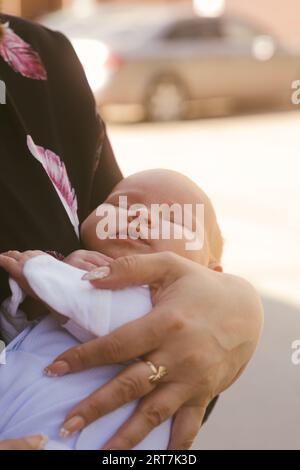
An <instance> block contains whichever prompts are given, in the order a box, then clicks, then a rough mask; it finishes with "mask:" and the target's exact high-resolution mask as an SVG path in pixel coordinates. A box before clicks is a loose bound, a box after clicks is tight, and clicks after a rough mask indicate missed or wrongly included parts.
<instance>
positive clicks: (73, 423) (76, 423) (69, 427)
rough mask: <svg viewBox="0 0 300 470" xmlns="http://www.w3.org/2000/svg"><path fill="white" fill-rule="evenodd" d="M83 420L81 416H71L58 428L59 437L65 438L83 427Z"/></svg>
mask: <svg viewBox="0 0 300 470" xmlns="http://www.w3.org/2000/svg"><path fill="white" fill-rule="evenodd" d="M84 425H85V421H84V419H83V418H82V417H81V416H74V417H73V418H71V419H69V421H67V422H66V423H65V424H64V426H63V427H62V428H61V430H60V433H59V435H60V437H62V438H63V439H65V438H66V437H69V436H70V435H71V434H74V433H76V432H78V431H80V430H81V429H82V428H84Z"/></svg>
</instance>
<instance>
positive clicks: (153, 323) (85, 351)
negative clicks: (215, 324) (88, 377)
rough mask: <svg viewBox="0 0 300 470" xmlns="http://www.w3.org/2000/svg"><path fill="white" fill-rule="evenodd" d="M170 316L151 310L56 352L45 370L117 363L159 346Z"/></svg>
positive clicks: (62, 370)
mask: <svg viewBox="0 0 300 470" xmlns="http://www.w3.org/2000/svg"><path fill="white" fill-rule="evenodd" d="M169 323H170V316H169V315H164V314H157V312H156V309H154V310H152V312H151V314H148V315H146V316H145V317H143V318H141V319H139V320H136V321H134V322H130V323H127V324H126V325H124V326H122V327H120V328H118V329H117V330H115V331H114V332H113V333H111V334H109V335H108V336H104V337H102V338H97V339H95V340H93V341H90V342H89V343H85V344H80V345H79V346H76V347H75V348H72V349H69V350H68V351H66V352H65V353H63V354H61V355H60V356H58V357H57V358H56V359H55V361H54V362H53V363H52V364H51V365H50V366H48V367H47V368H46V370H45V373H46V374H47V375H49V376H50V377H51V376H52V377H53V376H55V377H56V376H62V375H66V374H68V373H72V372H78V371H81V370H85V369H91V368H92V367H96V366H102V365H108V364H117V363H123V362H127V361H130V360H132V359H136V358H137V357H140V356H143V355H145V354H148V353H149V352H151V351H153V350H155V349H157V348H158V346H159V345H160V344H161V342H162V341H163V338H164V337H165V336H166V334H168V332H169V329H170V325H169Z"/></svg>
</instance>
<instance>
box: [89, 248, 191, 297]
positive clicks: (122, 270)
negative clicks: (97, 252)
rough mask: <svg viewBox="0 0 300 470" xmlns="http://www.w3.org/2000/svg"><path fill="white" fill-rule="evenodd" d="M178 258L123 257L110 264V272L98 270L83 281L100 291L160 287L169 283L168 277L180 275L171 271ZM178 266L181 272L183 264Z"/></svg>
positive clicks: (169, 255) (156, 255)
mask: <svg viewBox="0 0 300 470" xmlns="http://www.w3.org/2000/svg"><path fill="white" fill-rule="evenodd" d="M178 258H179V257H178V256H177V255H175V254H174V253H169V252H167V253H155V254H148V255H132V256H125V257H123V258H118V259H116V260H114V261H112V262H111V263H110V272H108V271H107V270H106V269H105V270H104V271H103V270H102V269H101V268H100V269H98V270H95V271H94V272H92V273H91V274H90V276H86V277H85V280H87V281H91V282H93V285H94V286H95V287H98V288H101V289H122V288H124V287H128V286H135V285H140V286H141V285H144V284H150V285H152V286H155V285H156V284H159V285H162V284H165V283H168V282H169V281H170V279H169V277H170V275H172V276H173V277H174V272H176V275H177V276H179V275H180V274H181V273H180V272H178V271H179V270H178V268H177V271H176V270H175V271H174V269H171V268H172V266H174V265H176V263H177V264H179V263H178ZM179 266H180V267H181V268H182V270H183V269H184V266H185V264H184V263H183V262H181V264H180V265H179ZM104 276H105V277H104ZM172 279H173V278H172Z"/></svg>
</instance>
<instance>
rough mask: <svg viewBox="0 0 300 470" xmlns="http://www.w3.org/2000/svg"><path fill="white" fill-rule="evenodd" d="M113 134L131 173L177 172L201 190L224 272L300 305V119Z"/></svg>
mask: <svg viewBox="0 0 300 470" xmlns="http://www.w3.org/2000/svg"><path fill="white" fill-rule="evenodd" d="M110 136H111V139H112V142H113V146H114V149H115V153H116V155H117V158H118V161H119V163H120V165H121V168H122V170H123V172H124V174H125V175H128V174H130V173H133V172H136V171H139V170H143V169H146V168H156V167H163V168H172V169H175V170H178V171H180V172H183V173H185V174H186V175H188V176H190V177H191V178H192V179H193V180H194V181H195V182H197V183H198V184H199V185H200V186H202V187H203V188H204V189H205V190H206V191H207V193H208V194H209V195H210V196H211V199H212V201H213V203H214V205H215V207H216V211H217V214H218V217H219V221H220V225H221V228H222V230H223V235H224V238H225V241H226V245H225V247H226V249H225V256H224V266H225V269H226V270H227V271H230V272H233V273H237V274H241V275H243V276H246V277H247V278H248V279H250V280H251V281H252V282H254V283H255V285H256V286H257V287H258V288H259V289H260V290H261V291H263V292H264V293H266V294H269V295H271V296H272V297H276V298H278V299H282V300H286V301H289V302H291V303H295V304H296V305H298V306H300V288H299V278H300V249H299V240H300V144H299V139H300V113H299V114H298V113H295V112H293V113H291V112H289V113H288V112H287V113H278V114H276V113H275V114H264V115H258V116H255V115H252V116H243V117H233V118H226V119H208V120H199V121H191V122H185V123H175V124H165V125H151V124H141V125H135V126H123V127H121V126H120V127H116V126H112V127H111V128H110Z"/></svg>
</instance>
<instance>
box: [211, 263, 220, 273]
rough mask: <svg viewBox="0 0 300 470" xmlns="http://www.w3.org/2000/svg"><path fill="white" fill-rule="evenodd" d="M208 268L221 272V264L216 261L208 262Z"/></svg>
mask: <svg viewBox="0 0 300 470" xmlns="http://www.w3.org/2000/svg"><path fill="white" fill-rule="evenodd" d="M208 267H209V269H212V270H213V271H216V272H217V273H222V272H223V266H221V265H220V264H218V263H210V264H209V265H208Z"/></svg>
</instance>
